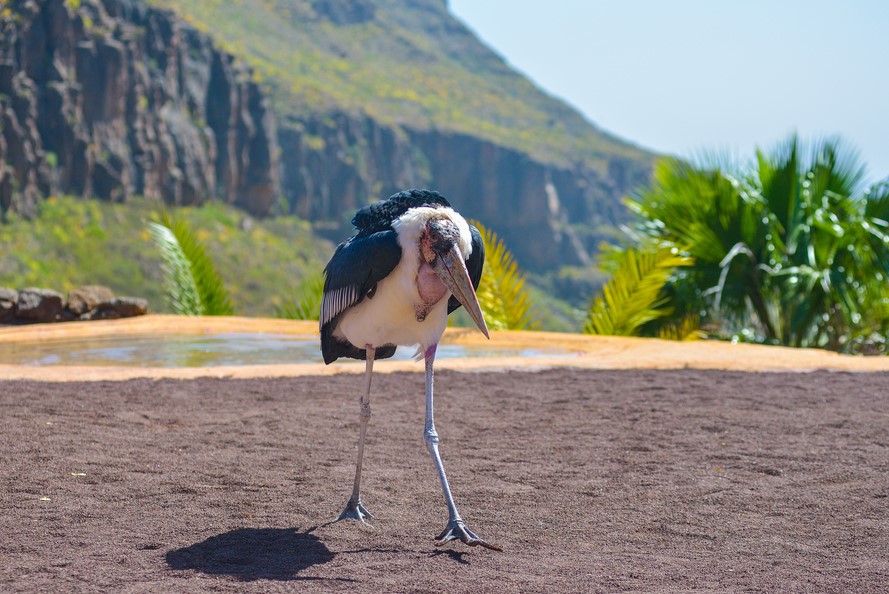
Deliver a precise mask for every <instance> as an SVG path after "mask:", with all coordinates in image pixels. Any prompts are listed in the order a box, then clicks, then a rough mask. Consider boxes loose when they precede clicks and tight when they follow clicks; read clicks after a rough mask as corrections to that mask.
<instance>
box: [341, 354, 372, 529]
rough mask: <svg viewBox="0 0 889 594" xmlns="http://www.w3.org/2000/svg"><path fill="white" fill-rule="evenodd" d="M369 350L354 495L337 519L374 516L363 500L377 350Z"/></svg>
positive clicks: (359, 519)
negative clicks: (362, 480)
mask: <svg viewBox="0 0 889 594" xmlns="http://www.w3.org/2000/svg"><path fill="white" fill-rule="evenodd" d="M365 348H366V351H367V364H366V367H365V371H364V393H363V394H362V395H361V400H360V403H361V411H360V412H359V413H358V421H359V422H360V423H361V433H360V435H359V437H358V463H357V464H356V465H355V483H354V485H353V486H352V496H351V497H349V501H348V502H347V503H346V507H345V508H344V509H343V511H342V512H340V515H339V517H338V518H337V519H336V520H335V521H336V522H339V521H340V520H345V519H347V518H348V519H351V520H358V521H359V522H361V523H362V524H367V522H365V521H364V518H372V517H373V514H372V513H370V512H369V511H367V508H366V507H364V504H363V503H362V502H361V495H360V494H359V493H360V487H361V465H362V463H363V462H364V438H365V437H366V436H367V423H368V421H370V377H371V374H372V373H373V367H374V353H375V350H374V348H373V347H371V346H370V345H366V346H365Z"/></svg>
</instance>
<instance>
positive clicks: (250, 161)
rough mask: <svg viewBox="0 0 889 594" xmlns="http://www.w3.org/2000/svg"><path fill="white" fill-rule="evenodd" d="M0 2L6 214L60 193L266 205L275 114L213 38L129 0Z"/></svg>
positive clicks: (0, 152)
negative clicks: (215, 44) (215, 45)
mask: <svg viewBox="0 0 889 594" xmlns="http://www.w3.org/2000/svg"><path fill="white" fill-rule="evenodd" d="M0 7H2V9H0V10H2V12H0V130H2V132H0V210H2V211H3V212H6V211H8V210H10V209H12V210H15V211H19V212H21V213H24V214H26V215H27V214H28V213H30V212H31V211H33V208H34V205H35V201H36V200H37V199H38V198H39V197H40V196H42V195H46V194H48V193H51V192H56V191H58V192H64V193H66V194H75V195H79V196H84V197H93V196H95V197H98V198H101V199H104V200H112V201H122V200H124V199H125V198H126V197H127V196H129V195H132V194H142V195H145V196H148V197H156V198H160V199H163V200H164V201H165V202H166V203H168V204H180V205H181V204H198V203H200V202H202V201H205V200H208V199H210V198H214V197H215V198H218V199H220V200H224V201H225V202H228V203H232V204H236V205H238V206H240V207H242V208H244V209H246V210H248V211H250V212H252V213H256V214H265V213H267V212H269V209H270V207H271V204H272V202H273V200H274V198H275V197H276V195H277V193H278V188H279V181H278V173H277V163H276V157H277V145H276V133H275V128H274V118H273V117H272V114H271V113H270V111H269V110H268V108H267V104H266V100H265V98H264V95H263V93H262V91H261V90H260V89H259V87H258V86H257V85H256V84H254V83H253V82H251V80H250V73H249V71H248V70H247V69H246V68H245V67H243V66H242V65H240V64H239V62H238V61H236V60H234V59H233V58H232V56H230V55H228V54H226V53H223V52H220V51H218V50H217V49H216V48H215V47H214V46H213V43H212V42H211V41H210V39H209V37H207V36H206V35H203V34H200V33H198V32H197V31H196V30H195V29H193V28H191V27H189V26H187V25H184V24H183V23H180V22H177V21H176V19H175V18H173V16H172V15H171V14H170V13H169V12H167V11H162V10H158V9H155V8H151V7H149V6H148V5H146V4H144V3H143V2H141V1H135V0H102V1H99V0H79V1H71V0H67V1H66V0H40V1H39V2H36V1H33V0H12V1H7V0H2V1H0Z"/></svg>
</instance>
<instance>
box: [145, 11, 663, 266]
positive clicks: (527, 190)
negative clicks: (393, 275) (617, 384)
mask: <svg viewBox="0 0 889 594" xmlns="http://www.w3.org/2000/svg"><path fill="white" fill-rule="evenodd" d="M152 2H153V4H155V5H159V6H164V7H167V8H170V9H171V10H174V11H175V12H176V14H177V15H178V16H180V17H181V18H183V19H184V20H185V21H187V22H188V23H190V24H192V25H193V26H195V27H196V28H198V29H199V30H201V31H203V32H205V33H207V34H208V35H210V36H211V37H212V38H213V39H214V40H215V41H216V43H217V44H219V45H220V46H222V47H223V48H225V49H226V50H227V51H230V52H232V53H234V54H235V55H238V56H240V57H242V58H244V59H246V60H247V62H248V63H249V64H250V66H251V67H252V68H253V76H254V80H255V81H257V82H259V84H260V85H261V86H262V87H263V88H265V89H267V90H268V92H269V95H270V98H271V101H272V105H273V110H274V111H275V113H276V114H277V115H278V130H279V134H278V141H279V144H280V146H281V165H282V167H281V187H282V193H283V195H284V196H285V198H286V201H287V204H288V206H289V208H290V209H291V211H292V212H295V213H296V214H299V215H301V216H304V217H306V218H309V219H311V220H314V221H327V222H328V223H327V224H329V225H333V226H334V228H335V229H336V231H335V233H342V232H344V231H345V228H346V227H348V225H347V223H346V221H347V220H348V217H347V216H346V215H345V214H344V211H345V212H349V211H352V210H354V209H355V208H358V207H360V206H362V205H363V204H365V203H367V202H369V201H372V200H376V199H379V198H381V197H384V196H387V195H389V194H390V193H392V192H394V191H397V190H399V189H402V188H404V187H411V186H432V187H435V188H436V189H438V190H440V191H442V192H443V193H445V195H447V196H448V197H449V198H450V199H451V200H452V202H453V203H454V204H455V205H456V206H457V207H458V208H460V209H461V210H463V211H465V212H467V213H468V214H469V216H471V217H474V218H478V219H480V220H482V221H483V222H485V224H487V225H488V226H490V227H491V228H492V229H494V230H496V231H497V232H498V234H499V235H501V236H502V237H503V238H504V239H505V240H506V241H507V242H508V243H509V245H510V247H511V249H512V250H513V251H514V253H515V255H516V257H517V258H518V260H519V262H520V263H521V264H522V265H523V266H525V267H527V268H529V269H531V270H534V271H538V272H546V271H552V270H553V269H554V268H557V267H559V266H561V265H564V264H568V265H582V266H588V265H589V264H590V254H591V253H593V252H594V251H595V250H596V248H597V246H598V243H599V241H600V240H601V239H603V237H605V236H607V235H608V230H607V228H608V227H609V226H611V225H614V224H615V223H619V222H622V221H623V220H624V219H625V217H626V212H625V210H624V209H623V207H622V205H620V203H619V200H620V198H621V197H622V196H623V195H624V194H626V193H627V192H628V191H629V190H631V189H632V188H633V187H635V186H636V185H638V184H641V183H644V182H645V181H647V179H648V176H649V174H650V171H651V165H652V161H653V155H652V154H650V153H648V152H646V151H643V150H641V149H639V148H637V147H634V146H632V145H631V144H629V143H627V142H624V141H622V140H619V139H617V138H615V137H613V136H610V135H608V134H605V133H603V132H602V131H600V130H598V129H597V128H595V127H594V126H593V125H592V124H591V123H590V122H588V121H586V120H585V119H584V118H583V117H582V116H581V115H580V114H579V113H578V112H577V111H576V110H574V109H573V108H571V107H570V106H568V105H566V104H565V103H564V102H562V101H559V100H557V99H555V98H553V97H551V96H549V95H547V94H546V93H544V92H543V91H541V90H540V89H538V88H537V87H536V86H535V85H534V84H533V83H532V82H531V81H529V80H527V79H526V78H525V77H523V76H521V75H520V74H518V73H516V72H515V71H514V70H512V69H511V68H510V67H509V66H508V65H507V64H506V63H505V61H504V60H503V59H502V58H501V57H500V56H499V55H497V54H496V53H495V52H493V51H492V50H491V49H489V48H488V47H487V46H485V45H484V44H482V43H481V42H480V41H479V40H478V39H477V38H476V37H475V36H474V34H473V33H472V32H471V31H469V30H468V29H467V28H466V27H465V26H464V25H463V24H462V23H460V22H459V21H458V20H457V19H455V18H454V17H453V16H452V15H451V14H450V13H449V12H448V10H447V6H446V3H445V2H442V1H441V0H357V1H347V0H240V1H239V2H218V1H212V0H176V1H173V0H152Z"/></svg>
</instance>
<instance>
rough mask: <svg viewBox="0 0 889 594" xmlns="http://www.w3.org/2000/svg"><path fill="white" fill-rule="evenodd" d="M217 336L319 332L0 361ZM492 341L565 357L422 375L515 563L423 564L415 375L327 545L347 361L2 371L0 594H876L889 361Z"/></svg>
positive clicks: (435, 490)
mask: <svg viewBox="0 0 889 594" xmlns="http://www.w3.org/2000/svg"><path fill="white" fill-rule="evenodd" d="M228 331H242V332H264V331H273V332H289V333H293V334H312V333H314V332H315V328H314V326H313V325H312V324H305V323H296V322H294V323H288V322H283V321H281V320H272V321H269V320H252V319H244V318H216V319H206V318H204V319H201V318H196V319H195V318H188V319H183V318H176V317H172V316H146V317H144V318H140V319H136V320H119V321H107V322H90V323H86V324H79V323H71V324H55V325H44V326H30V327H27V328H5V329H0V342H3V341H22V340H35V339H37V340H54V339H58V338H66V337H72V336H95V335H101V334H119V333H126V332H138V333H145V332H161V333H172V332H189V333H191V332H228ZM476 334H477V333H476ZM476 334H473V333H467V332H465V331H461V330H449V331H448V333H447V335H446V339H447V340H448V341H451V342H455V343H465V344H473V343H474V342H475V341H478V336H477V335H476ZM489 344H492V345H495V346H496V345H501V346H509V347H515V346H517V345H525V346H528V347H531V348H538V349H546V348H554V349H557V350H559V351H560V352H561V353H562V354H561V355H558V356H553V357H535V358H533V359H521V358H515V359H511V358H502V357H501V358H496V359H464V360H457V359H452V360H442V361H440V362H439V364H438V366H437V367H438V369H439V370H440V371H439V372H438V374H437V384H436V385H437V396H438V398H437V403H438V406H437V409H436V413H437V423H438V430H439V433H440V434H441V436H442V451H443V456H444V458H445V464H446V467H447V470H448V473H449V476H450V478H451V483H452V487H453V490H454V493H455V497H456V498H457V503H458V505H459V506H460V509H461V511H462V513H463V515H464V516H465V518H466V520H467V522H468V524H469V526H470V527H471V528H472V529H473V530H475V531H477V532H478V533H479V534H481V535H482V536H483V537H485V538H487V539H488V540H490V541H492V542H494V543H496V544H498V545H500V546H502V547H503V548H504V552H503V553H496V552H492V551H487V550H481V549H470V548H468V547H466V546H464V545H462V544H450V545H447V546H445V547H442V548H439V547H436V546H434V544H433V542H432V537H433V536H434V535H436V534H437V533H438V532H439V531H440V530H441V529H442V528H443V526H444V523H445V519H446V515H447V514H446V510H445V506H444V503H443V500H442V497H441V492H440V490H439V486H438V481H437V478H436V476H435V472H434V469H433V466H432V464H431V462H430V461H429V458H428V455H427V453H426V450H425V447H424V444H423V440H422V429H423V405H424V403H423V377H422V373H421V372H422V365H418V364H416V363H411V362H381V363H380V364H378V365H377V366H376V371H378V372H380V373H378V374H377V375H375V378H374V387H373V397H372V398H373V400H372V402H373V410H374V416H373V418H372V419H371V424H370V431H369V438H368V439H369V442H368V451H367V456H366V460H365V472H364V483H363V484H364V489H363V492H364V493H363V494H364V499H365V502H366V503H367V505H368V507H369V508H370V509H371V510H372V511H373V512H374V513H375V514H376V518H375V519H374V520H373V524H374V526H375V528H374V529H369V528H366V527H363V526H361V525H359V524H356V523H353V522H344V523H339V524H328V522H329V520H331V519H332V518H333V517H335V515H336V514H337V513H338V512H339V509H340V508H341V506H342V505H343V504H344V502H345V500H346V498H347V497H348V493H349V491H350V489H351V481H352V475H353V472H354V466H353V465H354V457H355V442H356V439H357V431H358V424H357V409H358V405H357V393H358V390H359V389H360V385H361V377H360V376H359V375H355V374H356V373H360V372H361V371H363V366H362V365H358V364H353V365H348V364H345V365H340V364H337V365H332V366H329V367H324V366H322V365H316V364H297V365H276V366H253V367H229V368H218V367H217V368H204V369H127V368H120V367H118V368H96V367H93V368H86V367H67V368H63V367H22V366H12V365H3V364H2V362H0V412H2V416H0V468H2V480H3V488H2V489H0V518H2V519H0V591H3V592H7V591H9V592H33V591H47V592H50V591H51V592H57V591H70V592H107V591H114V592H201V591H212V592H277V591H303V590H308V591H361V592H374V591H379V592H504V591H516V592H519V591H521V592H596V591H603V592H617V591H648V592H665V591H669V592H672V591H683V592H687V591H706V592H714V591H731V592H739V591H741V592H750V591H754V592H759V591H762V592H886V591H889V528H887V526H889V387H887V386H889V373H887V371H889V358H885V357H881V358H875V357H874V358H861V357H843V356H839V355H834V354H830V353H824V352H820V351H805V350H791V349H780V348H770V347H759V346H752V345H729V344H724V343H712V342H707V343H689V344H677V343H664V342H662V341H656V340H638V339H616V338H592V337H581V336H569V335H554V334H546V333H493V334H492V341H491V343H489ZM566 353H567V354H566ZM764 370H765V371H769V372H767V373H762V371H764ZM786 370H793V371H794V372H792V373H788V372H787V371H786ZM825 370H832V371H825ZM751 371H757V372H758V373H751ZM800 371H808V372H810V373H799V372H800ZM73 380H77V381H73ZM83 380H91V381H83ZM109 380H115V381H109Z"/></svg>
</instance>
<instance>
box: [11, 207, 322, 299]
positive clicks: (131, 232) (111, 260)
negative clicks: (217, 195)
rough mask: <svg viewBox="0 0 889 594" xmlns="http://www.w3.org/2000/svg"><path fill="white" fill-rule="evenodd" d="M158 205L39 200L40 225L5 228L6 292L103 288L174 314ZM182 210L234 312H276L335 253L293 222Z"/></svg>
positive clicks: (18, 223) (220, 210) (218, 210)
mask: <svg viewBox="0 0 889 594" xmlns="http://www.w3.org/2000/svg"><path fill="white" fill-rule="evenodd" d="M159 208H160V206H159V205H158V204H157V203H156V202H152V201H147V200H144V199H141V200H140V199H137V200H133V201H132V202H130V203H128V204H126V205H120V204H108V203H106V202H100V201H97V200H79V199H76V198H70V197H64V198H50V199H47V200H45V201H42V202H41V203H40V206H39V212H38V214H37V216H36V217H35V218H34V219H33V220H15V221H12V224H5V225H0V246H2V252H3V254H4V256H3V258H0V286H9V287H13V288H23V287H28V286H40V287H47V288H52V289H55V290H59V291H63V292H64V291H69V290H71V289H73V288H75V287H77V286H80V285H86V284H100V285H106V286H108V287H110V288H111V289H113V290H114V291H115V293H117V294H119V295H132V296H138V297H145V298H146V299H148V303H149V308H150V310H151V311H153V312H166V311H170V309H169V305H168V304H167V302H166V300H165V299H164V283H163V274H162V260H161V255H160V253H159V252H158V250H157V248H156V246H155V245H154V244H153V243H152V241H151V237H150V234H149V231H148V221H149V220H152V219H156V218H157V215H158V214H159ZM175 212H176V213H177V215H178V216H180V217H184V218H185V219H186V220H187V221H188V222H189V223H190V224H191V226H192V228H193V229H194V230H195V233H196V235H197V237H198V238H200V239H201V240H202V241H204V242H205V243H206V244H207V246H208V251H209V254H210V256H211V258H212V259H213V260H214V262H215V263H216V264H217V267H218V269H219V271H220V274H221V276H222V279H223V281H224V282H225V286H226V288H227V289H228V291H229V293H230V295H231V299H232V304H233V306H234V310H235V313H237V314H241V315H264V316H272V315H274V313H275V308H276V306H277V305H278V304H280V303H282V302H283V301H284V300H285V299H287V298H288V297H289V296H291V295H292V294H293V293H294V292H295V291H296V290H297V288H298V287H299V285H300V283H301V281H302V279H303V278H305V276H306V275H307V274H311V273H312V272H313V271H317V270H320V269H321V268H323V266H324V263H325V262H326V261H327V258H329V257H330V254H331V253H333V245H332V244H331V243H330V242H327V241H323V240H319V239H318V238H316V237H315V236H314V235H313V234H312V231H311V229H310V227H309V224H308V223H306V222H305V221H302V220H300V219H298V218H296V217H278V218H276V219H273V220H264V221H257V220H254V219H252V218H250V217H249V216H247V215H245V214H244V213H243V212H242V211H239V210H236V209H234V208H231V207H226V206H222V205H220V204H218V203H213V204H210V205H207V206H205V207H202V208H182V209H176V211H175Z"/></svg>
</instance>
